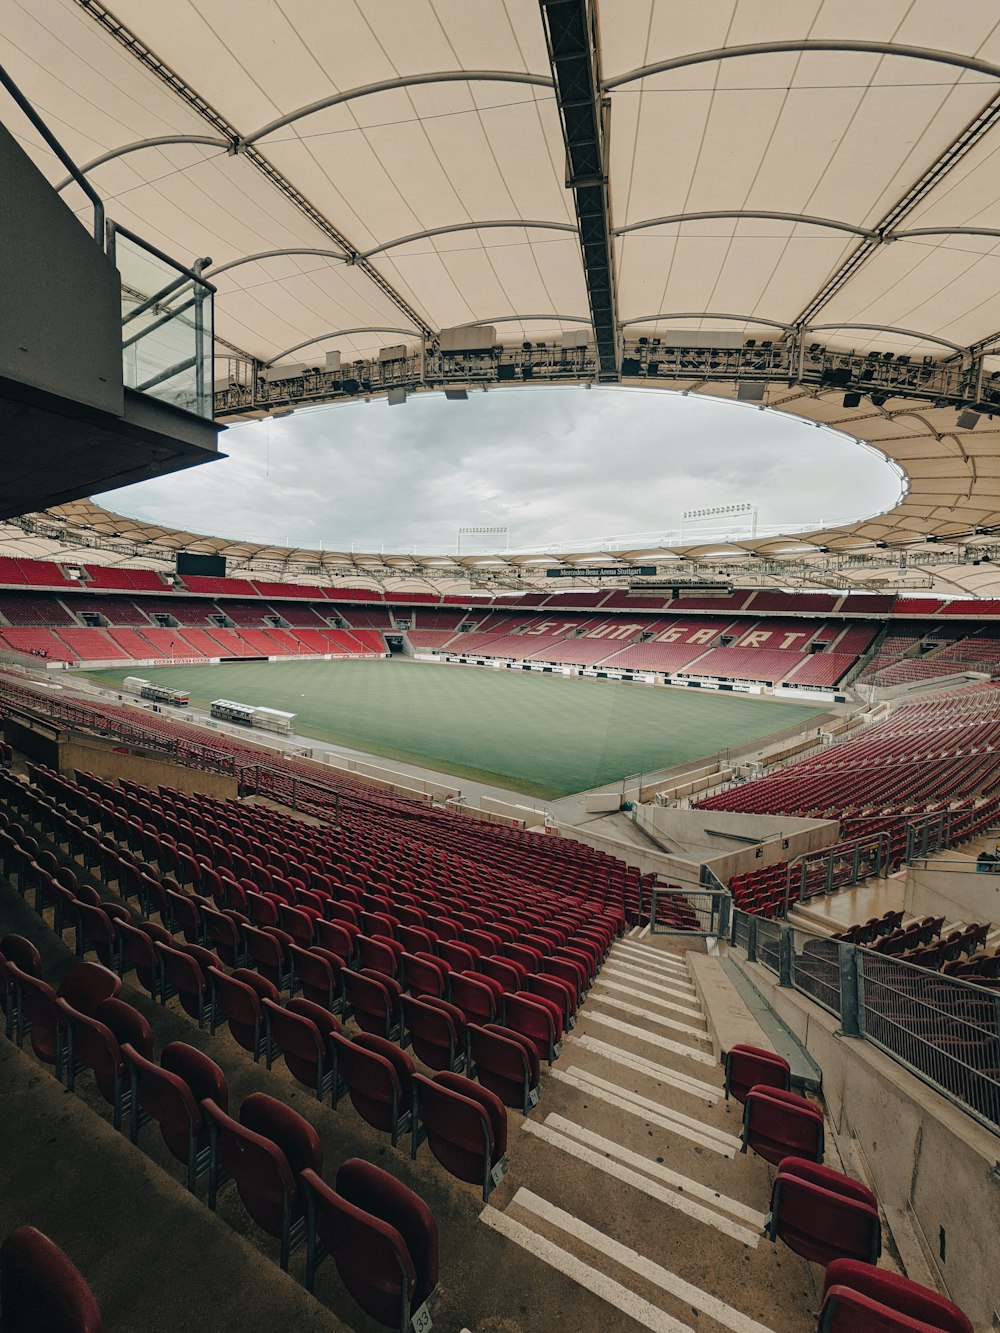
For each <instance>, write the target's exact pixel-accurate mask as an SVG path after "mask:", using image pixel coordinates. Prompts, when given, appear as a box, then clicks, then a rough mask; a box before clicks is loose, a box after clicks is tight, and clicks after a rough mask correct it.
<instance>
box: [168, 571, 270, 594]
mask: <svg viewBox="0 0 1000 1333" xmlns="http://www.w3.org/2000/svg"><path fill="white" fill-rule="evenodd" d="M183 584H184V587H185V588H187V590H188V592H198V593H211V594H213V595H219V596H223V597H256V596H257V595H258V593H257V589H256V588H255V587H254V586H253V584H252V583H250V582H249V581H248V580H247V579H220V578H215V577H213V576H212V575H210V574H185V576H184V579H183Z"/></svg>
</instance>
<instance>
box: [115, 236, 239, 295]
mask: <svg viewBox="0 0 1000 1333" xmlns="http://www.w3.org/2000/svg"><path fill="white" fill-rule="evenodd" d="M107 232H108V249H109V251H110V252H111V253H112V254H113V253H114V244H115V237H117V236H124V237H125V239H126V240H129V241H131V242H132V243H133V244H134V245H137V246H139V248H140V249H141V250H148V251H149V253H150V254H151V255H153V256H154V257H155V258H156V259H159V260H160V261H161V263H164V264H166V265H167V266H168V267H169V268H173V269H176V270H177V272H178V273H181V274H183V275H184V277H185V278H187V279H188V280H189V281H190V282H196V283H198V285H199V286H201V287H207V288H208V290H209V291H210V292H215V291H216V290H217V288H216V287H215V285H214V284H213V283H211V282H209V281H208V280H207V279H206V278H203V277H202V276H201V274H200V273H198V272H197V271H196V270H195V269H192V268H188V267H187V265H186V264H181V263H179V262H178V261H177V260H176V259H173V258H171V256H170V255H168V254H166V253H165V252H164V251H163V250H161V249H159V247H158V246H155V245H153V243H152V242H151V241H147V240H144V239H143V238H142V237H141V236H137V235H136V234H135V232H134V231H130V230H129V228H128V227H124V226H122V224H121V223H120V222H115V221H114V220H113V219H112V220H111V221H109V222H108V226H107ZM200 262H202V263H204V264H206V265H207V264H210V263H211V262H212V261H211V260H210V259H205V260H202V261H200ZM130 313H131V314H133V315H134V314H135V311H131V312H130Z"/></svg>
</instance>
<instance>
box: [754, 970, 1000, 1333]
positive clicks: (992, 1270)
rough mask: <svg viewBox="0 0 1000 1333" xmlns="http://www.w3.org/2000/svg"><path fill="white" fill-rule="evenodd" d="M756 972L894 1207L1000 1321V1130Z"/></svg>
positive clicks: (944, 1277) (950, 1288)
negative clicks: (987, 1126)
mask: <svg viewBox="0 0 1000 1333" xmlns="http://www.w3.org/2000/svg"><path fill="white" fill-rule="evenodd" d="M746 971H747V973H748V975H749V976H750V977H751V979H752V980H753V983H754V985H755V986H756V987H757V989H758V990H760V991H761V992H762V993H763V994H764V995H765V997H766V998H767V999H768V1001H769V1002H770V1003H771V1004H772V1006H773V1008H774V1010H775V1012H776V1013H777V1014H778V1015H779V1017H780V1018H781V1019H782V1020H783V1021H784V1022H785V1023H786V1024H787V1026H788V1027H789V1028H791V1030H792V1031H793V1032H794V1033H795V1034H796V1036H797V1037H798V1038H799V1040H800V1041H801V1042H802V1043H803V1045H804V1046H805V1047H806V1049H807V1050H808V1051H809V1053H810V1055H812V1056H813V1058H814V1059H815V1060H816V1061H817V1063H818V1064H819V1066H820V1068H821V1069H822V1070H823V1096H824V1099H825V1101H826V1107H827V1112H828V1114H829V1116H830V1119H831V1121H832V1122H833V1124H834V1125H835V1127H836V1129H837V1131H838V1133H839V1134H841V1135H847V1136H850V1137H852V1138H853V1139H854V1140H855V1142H856V1146H857V1147H858V1148H859V1149H860V1151H861V1154H862V1155H863V1157H864V1160H865V1165H866V1168H867V1171H868V1173H869V1175H870V1178H871V1181H872V1183H873V1185H874V1188H875V1190H876V1192H877V1194H878V1196H879V1200H880V1202H881V1203H882V1205H883V1208H884V1209H885V1210H886V1212H887V1214H890V1215H892V1214H897V1215H899V1214H902V1215H903V1216H904V1217H907V1216H908V1217H909V1218H910V1219H911V1220H912V1222H913V1223H914V1225H915V1228H916V1229H917V1230H918V1232H919V1235H920V1237H921V1239H922V1240H923V1242H924V1244H923V1247H922V1248H923V1250H924V1254H925V1257H926V1258H927V1259H928V1261H929V1263H930V1265H931V1267H932V1270H933V1272H934V1275H935V1277H936V1278H937V1280H938V1281H939V1282H940V1285H941V1287H942V1289H943V1290H944V1291H945V1292H947V1294H948V1295H949V1296H950V1297H951V1299H952V1300H953V1301H955V1302H956V1303H957V1304H958V1305H960V1306H961V1307H962V1309H963V1310H964V1311H965V1312H966V1314H967V1315H968V1316H969V1318H970V1319H971V1320H972V1326H973V1328H975V1329H976V1330H977V1333H978V1330H982V1333H986V1331H987V1330H988V1329H990V1328H996V1327H1000V1313H998V1311H1000V1282H998V1279H997V1237H998V1236H1000V1170H998V1164H997V1159H998V1155H1000V1139H998V1138H997V1136H996V1135H995V1134H992V1133H990V1131H989V1130H987V1129H985V1128H984V1127H983V1126H981V1125H979V1124H978V1123H977V1122H976V1121H975V1120H973V1119H972V1118H971V1117H970V1116H968V1115H966V1114H965V1112H964V1111H960V1110H958V1109H957V1108H956V1107H954V1106H952V1105H951V1103H950V1102H948V1101H947V1099H946V1098H945V1097H943V1096H942V1095H941V1094H940V1093H937V1092H935V1091H934V1090H933V1089H932V1088H930V1087H928V1086H927V1085H926V1084H924V1083H922V1082H921V1081H920V1080H919V1079H918V1078H916V1077H915V1076H914V1075H912V1074H909V1073H907V1071H906V1070H905V1069H903V1068H902V1067H901V1066H900V1065H898V1064H896V1062H895V1061H894V1060H891V1059H890V1058H889V1056H887V1055H883V1054H882V1052H880V1051H878V1050H876V1049H875V1047H873V1046H872V1045H871V1044H870V1043H868V1042H866V1041H863V1040H860V1039H858V1038H852V1037H844V1036H843V1035H842V1034H841V1033H840V1031H839V1024H838V1020H837V1019H836V1018H835V1017H834V1016H833V1015H832V1014H827V1013H826V1012H825V1011H824V1010H822V1009H820V1008H819V1007H818V1006H816V1005H814V1004H811V1003H810V1002H809V1000H807V999H806V997H805V996H803V995H799V994H798V993H797V992H796V991H793V990H784V989H782V988H781V987H779V986H778V985H777V981H776V978H775V977H773V976H772V975H771V973H769V972H768V971H766V969H764V968H762V967H760V966H758V965H755V964H749V965H746ZM942 1237H943V1239H944V1256H943V1257H942V1254H941V1249H942Z"/></svg>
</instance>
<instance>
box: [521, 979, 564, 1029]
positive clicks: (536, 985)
mask: <svg viewBox="0 0 1000 1333" xmlns="http://www.w3.org/2000/svg"><path fill="white" fill-rule="evenodd" d="M524 989H525V991H527V993H528V994H529V995H537V996H538V997H539V998H540V999H543V1000H549V1001H550V1002H551V1003H552V1004H555V1005H558V1007H559V1011H560V1013H561V1015H562V1025H563V1031H564V1032H565V1031H566V1030H567V1029H568V1028H571V1027H575V1026H576V1017H575V1013H576V988H575V987H574V986H572V985H571V984H570V983H569V982H568V981H562V980H560V978H559V977H554V976H552V975H551V974H549V973H548V972H534V973H529V975H528V976H527V977H526V978H525V983H524Z"/></svg>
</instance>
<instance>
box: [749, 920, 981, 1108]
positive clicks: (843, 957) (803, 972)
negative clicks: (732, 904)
mask: <svg viewBox="0 0 1000 1333" xmlns="http://www.w3.org/2000/svg"><path fill="white" fill-rule="evenodd" d="M730 942H731V944H732V946H733V947H734V948H736V949H740V950H742V951H744V952H745V953H746V956H747V960H748V961H749V962H757V963H760V964H761V965H762V966H764V967H766V968H767V969H768V970H769V971H771V972H773V973H774V975H775V976H776V977H777V978H778V984H779V985H781V986H789V987H793V988H794V989H795V990H797V991H800V992H801V993H802V994H803V995H807V996H808V997H809V998H810V999H811V1000H813V1001H814V1002H815V1003H817V1004H819V1005H821V1006H822V1007H823V1008H824V1009H826V1010H827V1011H828V1012H830V1013H832V1014H835V1015H836V1016H837V1017H838V1018H839V1019H840V1021H841V1028H842V1031H843V1033H844V1035H845V1036H849V1037H860V1038H862V1039H863V1040H865V1041H870V1042H871V1043H872V1045H873V1046H877V1047H878V1048H879V1050H881V1051H884V1052H885V1053H886V1054H887V1055H889V1056H891V1057H892V1059H894V1060H895V1061H896V1062H897V1063H898V1064H900V1065H902V1066H903V1067H904V1068H905V1069H908V1070H909V1071H910V1073H912V1074H915V1075H916V1076H917V1078H919V1079H922V1080H923V1082H925V1083H927V1084H929V1085H930V1086H931V1087H933V1088H936V1089H937V1090H938V1091H939V1092H941V1093H943V1094H944V1095H945V1096H946V1097H947V1098H948V1099H949V1101H951V1102H953V1103H954V1104H955V1105H956V1106H958V1107H960V1108H961V1109H962V1110H963V1111H965V1112H966V1113H967V1114H969V1115H971V1116H973V1117H974V1118H975V1119H976V1120H978V1121H979V1122H980V1124H983V1125H985V1126H986V1127H987V1128H988V1129H991V1130H992V1131H993V1132H994V1133H995V1134H1000V992H998V991H993V990H989V989H987V988H986V987H985V986H976V985H973V984H971V983H970V982H966V981H961V980H959V979H958V978H957V977H949V976H944V975H943V974H942V973H940V972H932V971H929V970H928V969H927V968H923V967H917V966H915V965H914V964H913V963H906V962H903V961H902V960H900V959H898V958H890V957H887V956H886V955H885V954H880V953H876V952H875V951H874V950H871V949H865V948H862V947H861V946H859V945H856V944H848V943H846V942H845V941H843V940H834V939H830V938H829V936H822V935H814V934H812V933H811V932H809V931H805V930H800V929H799V928H798V927H797V926H789V925H786V924H785V923H783V922H780V921H768V920H765V919H764V918H763V917H757V916H751V915H750V914H749V913H746V912H739V911H735V912H734V913H733V920H732V929H731V932H730Z"/></svg>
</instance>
